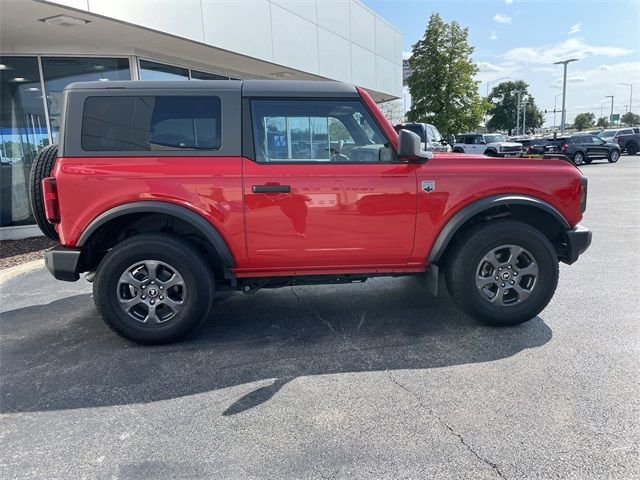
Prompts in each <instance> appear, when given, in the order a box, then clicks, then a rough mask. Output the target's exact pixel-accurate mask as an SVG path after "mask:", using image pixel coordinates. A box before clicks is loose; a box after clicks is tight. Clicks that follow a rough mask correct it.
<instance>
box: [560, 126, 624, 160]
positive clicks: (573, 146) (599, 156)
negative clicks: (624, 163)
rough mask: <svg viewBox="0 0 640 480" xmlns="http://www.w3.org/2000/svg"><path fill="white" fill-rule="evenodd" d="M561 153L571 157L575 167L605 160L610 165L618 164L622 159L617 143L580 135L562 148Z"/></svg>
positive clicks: (569, 139)
mask: <svg viewBox="0 0 640 480" xmlns="http://www.w3.org/2000/svg"><path fill="white" fill-rule="evenodd" d="M560 153H562V154H563V155H566V156H567V157H569V158H570V159H571V161H572V162H573V163H574V164H575V165H584V164H585V163H587V164H589V163H591V162H593V161H594V160H604V159H607V160H608V161H609V163H616V162H617V161H618V160H619V159H620V153H621V150H620V147H619V146H618V144H617V143H613V142H607V141H605V140H604V139H603V138H600V137H598V136H597V135H584V134H582V133H578V134H575V135H572V136H571V137H569V138H568V139H567V140H566V141H565V143H563V144H562V145H561V146H560Z"/></svg>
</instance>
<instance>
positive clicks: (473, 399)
mask: <svg viewBox="0 0 640 480" xmlns="http://www.w3.org/2000/svg"><path fill="white" fill-rule="evenodd" d="M582 170H583V171H584V173H585V174H586V175H587V176H588V177H589V204H588V210H587V213H586V216H585V219H584V221H583V223H584V224H585V225H587V226H588V227H589V228H591V229H592V230H593V232H594V239H593V244H592V246H591V248H590V249H589V250H588V251H587V253H586V254H585V255H584V256H583V257H581V258H580V260H579V261H578V262H577V263H576V264H574V265H572V266H566V265H562V266H561V273H560V285H559V288H558V291H557V293H556V295H555V297H554V299H553V300H552V302H551V304H550V305H549V306H548V307H547V308H546V309H545V310H544V311H543V312H542V313H541V314H540V316H539V317H537V318H535V319H534V320H532V321H530V322H528V323H526V324H524V325H521V326H519V327H514V328H490V327H485V326H482V325H479V324H477V323H475V322H474V321H473V320H469V319H467V318H465V317H464V316H462V315H461V314H460V313H459V312H458V310H457V309H456V308H455V306H454V305H453V304H452V302H451V300H450V299H449V297H448V295H447V294H446V292H444V294H443V295H441V296H440V297H439V298H437V299H434V298H432V297H430V296H429V295H428V294H427V292H426V291H425V289H424V287H423V286H422V285H421V284H420V282H419V281H418V280H416V279H414V278H391V279H386V278H378V279H374V280H370V281H367V282H366V283H365V284H363V285H348V286H321V287H317V286H310V287H295V288H285V289H279V290H263V291H260V292H258V293H256V294H253V295H240V294H230V295H224V296H220V298H219V303H218V306H217V308H216V309H215V314H214V316H213V317H212V318H210V319H209V320H208V321H207V322H206V323H205V325H204V327H203V328H202V329H201V330H200V331H199V332H198V334H197V335H196V336H195V337H194V338H192V339H190V340H188V341H186V342H183V343H180V344H176V345H169V346H162V347H141V346H137V345H134V344H131V343H129V342H127V341H125V340H123V339H121V338H119V337H117V336H115V335H114V334H113V333H112V332H111V331H110V330H109V329H108V328H107V327H106V326H104V324H103V323H102V321H101V320H100V318H99V317H98V315H97V313H96V309H95V307H94V306H93V301H92V298H91V294H90V292H91V288H90V285H89V284H88V283H87V282H85V281H84V280H81V281H80V282H77V283H73V284H71V283H63V282H57V281H55V280H54V279H53V278H52V277H50V275H49V274H48V272H46V270H45V269H44V268H39V269H37V270H34V271H32V272H29V273H25V274H22V275H20V276H18V277H16V278H13V279H10V280H8V281H6V282H5V283H4V284H2V285H0V393H1V403H0V446H1V448H0V477H1V478H3V479H7V480H9V479H13V478H61V479H62V478H64V479H67V478H68V479H78V478H99V479H165V478H166V479H192V478H193V479H196V478H216V479H218V478H219V479H223V478H224V479H226V478H232V479H253V478H256V479H258V478H260V479H262V478H266V479H289V478H314V479H315V478H318V479H320V478H349V479H351V478H356V479H359V478H362V479H370V478H371V479H374V478H375V479H400V478H408V479H409V478H411V479H422V478H442V479H464V478H473V479H476V478H487V479H494V478H498V479H499V478H507V479H520V478H521V479H524V478H576V479H596V478H597V479H600V478H639V477H640V392H639V390H640V389H639V386H640V327H639V323H640V302H639V300H638V299H639V298H640V188H639V187H640V156H638V155H636V156H634V157H627V156H624V157H622V158H621V160H620V161H619V162H618V163H617V164H615V165H610V164H607V163H595V164H592V165H587V166H584V167H583V168H582Z"/></svg>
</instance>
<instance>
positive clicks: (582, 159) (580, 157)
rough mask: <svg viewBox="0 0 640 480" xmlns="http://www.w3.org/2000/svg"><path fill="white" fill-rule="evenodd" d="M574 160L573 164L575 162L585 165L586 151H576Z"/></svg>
mask: <svg viewBox="0 0 640 480" xmlns="http://www.w3.org/2000/svg"><path fill="white" fill-rule="evenodd" d="M572 161H573V164H574V165H577V166H580V165H584V163H585V156H584V153H582V152H576V153H575V154H574V155H573V159H572Z"/></svg>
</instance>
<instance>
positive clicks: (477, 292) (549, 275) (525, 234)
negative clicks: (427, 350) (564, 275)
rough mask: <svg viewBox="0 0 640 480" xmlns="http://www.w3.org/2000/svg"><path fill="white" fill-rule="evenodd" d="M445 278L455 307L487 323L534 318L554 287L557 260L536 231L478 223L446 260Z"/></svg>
mask: <svg viewBox="0 0 640 480" xmlns="http://www.w3.org/2000/svg"><path fill="white" fill-rule="evenodd" d="M445 277H446V282H447V289H448V290H449V293H450V294H451V297H452V298H453V300H454V301H455V303H456V304H457V305H458V306H459V307H460V308H461V309H462V310H463V311H464V312H465V313H467V314H468V315H470V316H471V317H473V318H476V319H478V320H480V321H482V322H484V323H486V324H489V325H517V324H519V323H523V322H526V321H527V320H530V319H532V318H534V317H535V316H536V315H538V314H539V313H540V312H541V311H542V310H543V309H544V308H545V307H546V306H547V304H548V303H549V301H550V300H551V298H552V297H553V294H554V293H555V290H556V286H557V284H558V259H557V256H556V253H555V251H554V249H553V247H552V245H551V243H550V242H549V240H548V239H547V237H545V236H544V235H543V234H542V233H541V232H540V231H539V230H537V229H535V228H533V227H531V226H529V225H527V224H524V223H521V222H517V221H514V220H496V221H491V222H488V223H484V224H480V225H478V226H476V227H474V228H472V229H471V230H469V232H467V234H466V235H465V236H464V238H463V239H462V240H461V241H459V243H458V244H457V245H456V247H455V248H454V250H453V252H452V254H451V255H450V256H449V259H448V262H447V265H446V271H445Z"/></svg>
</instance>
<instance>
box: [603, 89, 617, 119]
mask: <svg viewBox="0 0 640 480" xmlns="http://www.w3.org/2000/svg"><path fill="white" fill-rule="evenodd" d="M604 98H610V99H611V115H610V116H609V121H610V122H613V99H614V98H615V97H614V96H613V95H605V97H604Z"/></svg>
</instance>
